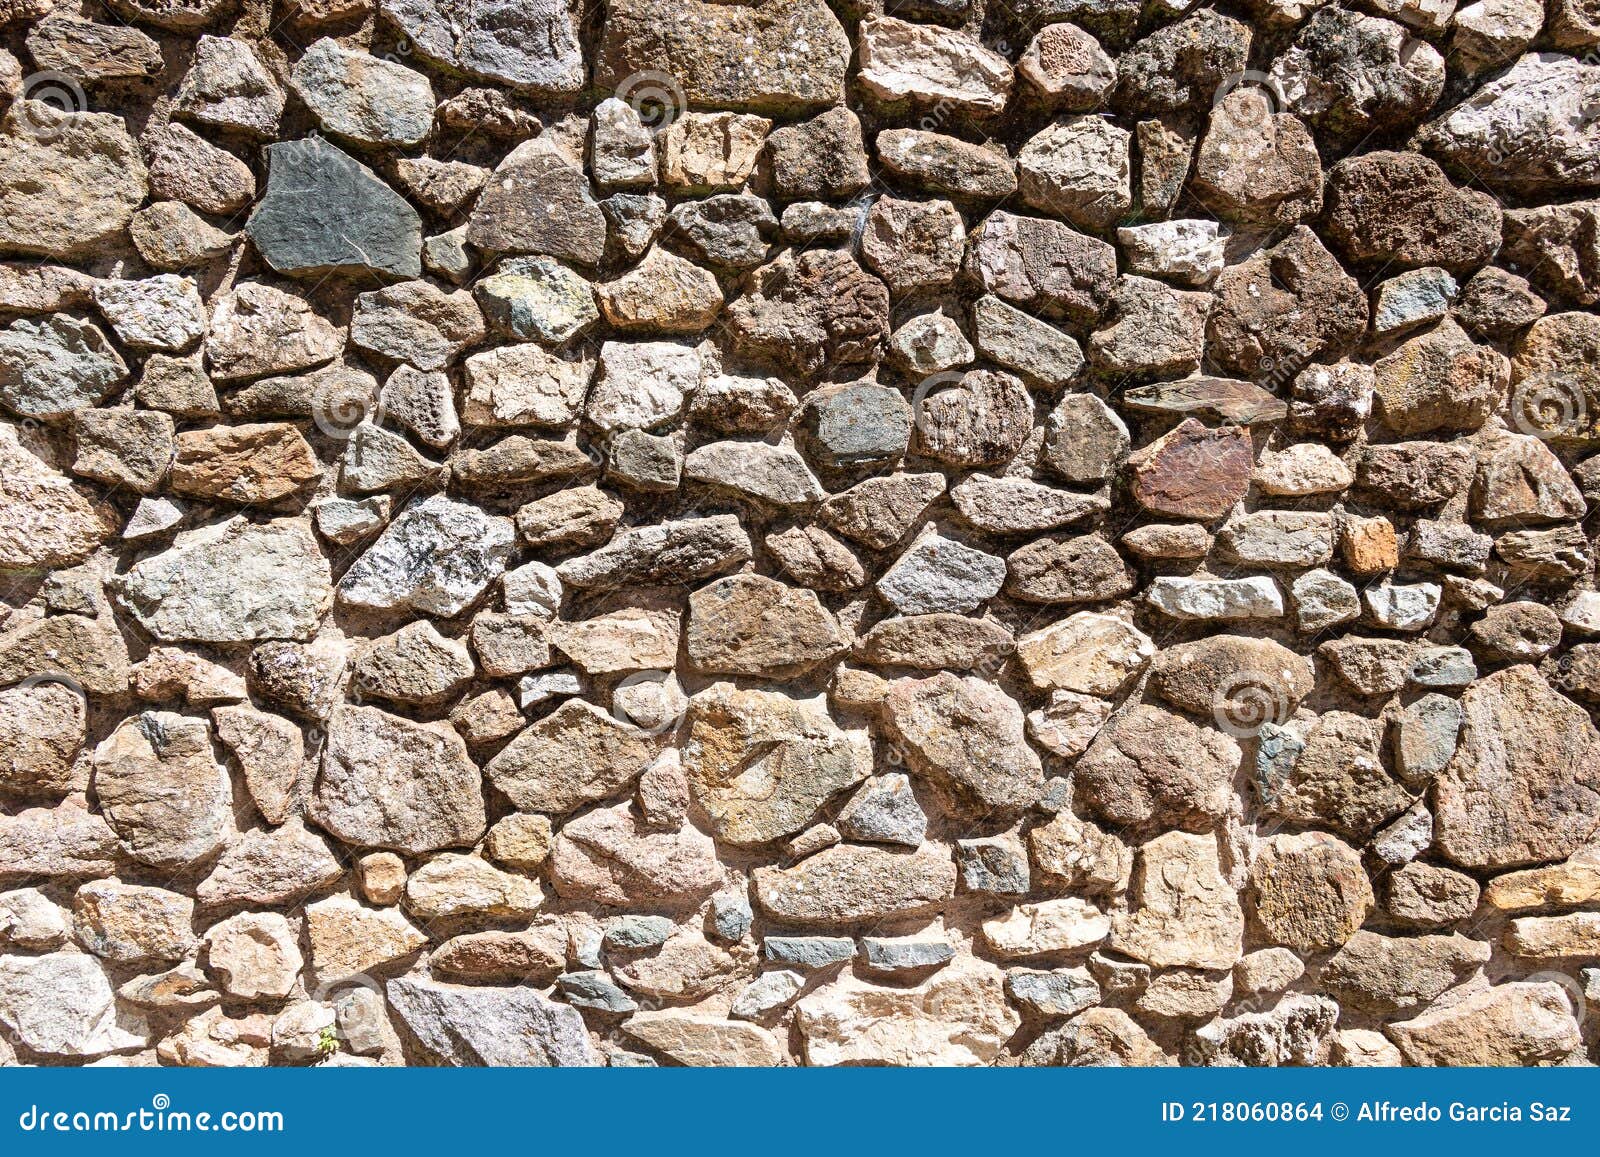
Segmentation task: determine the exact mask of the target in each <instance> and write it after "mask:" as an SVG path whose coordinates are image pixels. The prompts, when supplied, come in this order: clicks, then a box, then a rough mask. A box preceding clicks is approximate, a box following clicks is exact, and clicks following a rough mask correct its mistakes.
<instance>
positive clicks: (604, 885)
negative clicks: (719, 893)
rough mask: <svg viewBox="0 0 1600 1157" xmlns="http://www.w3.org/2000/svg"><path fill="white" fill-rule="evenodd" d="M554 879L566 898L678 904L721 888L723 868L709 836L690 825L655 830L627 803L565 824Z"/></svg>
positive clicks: (555, 853)
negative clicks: (665, 830)
mask: <svg viewBox="0 0 1600 1157" xmlns="http://www.w3.org/2000/svg"><path fill="white" fill-rule="evenodd" d="M550 882H551V883H552V884H553V885H554V887H555V890H556V892H557V894H558V895H560V896H561V897H563V898H564V899H575V900H586V901H592V902H594V903H599V904H610V905H613V906H617V907H629V906H634V905H645V906H658V907H669V908H676V907H682V906H684V905H690V904H695V903H698V902H699V901H701V900H703V899H705V898H706V897H707V896H709V895H710V894H711V893H712V892H715V891H716V890H717V889H718V888H720V887H721V886H722V882H723V869H722V866H721V865H720V864H719V863H718V862H717V858H716V855H715V851H714V845H713V844H712V842H711V838H710V837H709V836H706V835H704V834H702V833H701V832H699V831H697V830H696V829H694V828H692V827H688V826H685V827H684V828H682V829H681V830H680V831H675V832H661V831H651V830H650V829H648V828H647V827H646V826H645V825H644V824H643V823H641V822H640V820H639V818H638V817H637V816H636V815H635V814H634V813H633V810H632V808H631V806H630V805H628V804H626V803H624V804H620V805H618V806H616V807H612V808H600V809H596V810H594V811H591V812H586V813H585V814H584V815H582V816H579V817H578V818H577V819H575V820H570V821H568V822H567V823H566V824H565V825H563V826H562V829H561V832H560V834H559V835H558V836H557V837H556V842H555V845H554V850H553V854H552V856H551V871H550Z"/></svg>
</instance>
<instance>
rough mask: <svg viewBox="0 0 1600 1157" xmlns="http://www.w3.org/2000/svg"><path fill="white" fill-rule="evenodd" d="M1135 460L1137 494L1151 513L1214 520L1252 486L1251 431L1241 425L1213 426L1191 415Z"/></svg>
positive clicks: (1143, 450)
mask: <svg viewBox="0 0 1600 1157" xmlns="http://www.w3.org/2000/svg"><path fill="white" fill-rule="evenodd" d="M1131 465H1132V468H1133V480H1132V490H1133V496H1134V498H1135V499H1136V500H1137V501H1138V502H1139V504H1140V505H1141V506H1143V507H1144V508H1145V509H1146V510H1148V511H1149V512H1150V513H1152V514H1156V515H1165V516H1167V517H1170V518H1194V519H1198V520H1200V521H1204V522H1210V521H1213V520H1215V519H1218V518H1221V517H1222V516H1223V515H1224V514H1226V513H1227V512H1228V511H1229V510H1231V509H1232V508H1233V504H1234V503H1235V502H1237V501H1239V499H1241V498H1243V497H1244V496H1245V493H1246V492H1247V491H1248V489H1249V487H1250V471H1251V465H1252V454H1251V448H1250V436H1249V434H1248V433H1247V432H1246V431H1245V430H1244V429H1243V428H1241V427H1238V426H1223V427H1221V428H1218V429H1208V428H1206V427H1205V426H1202V425H1201V424H1200V423H1199V422H1197V421H1196V420H1195V419H1193V418H1186V419H1184V421H1183V422H1182V423H1181V424H1180V425H1179V426H1178V427H1177V428H1176V429H1174V430H1172V431H1170V432H1169V433H1167V434H1165V435H1163V436H1162V437H1161V438H1159V439H1157V440H1156V441H1154V442H1152V443H1151V444H1150V445H1148V446H1146V447H1145V448H1144V449H1142V450H1140V451H1139V453H1138V455H1137V456H1136V457H1135V458H1134V459H1133V460H1132V462H1131Z"/></svg>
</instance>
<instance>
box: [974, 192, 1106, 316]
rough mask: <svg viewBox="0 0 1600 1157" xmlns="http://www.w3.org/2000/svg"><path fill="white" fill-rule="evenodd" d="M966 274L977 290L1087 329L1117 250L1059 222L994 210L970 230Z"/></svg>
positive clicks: (1102, 305) (1101, 305) (1099, 307)
mask: <svg viewBox="0 0 1600 1157" xmlns="http://www.w3.org/2000/svg"><path fill="white" fill-rule="evenodd" d="M967 262H968V269H969V270H970V272H971V273H972V275H973V276H974V277H976V278H977V280H978V282H979V284H980V285H982V287H983V288H984V289H985V290H986V291H988V292H990V293H993V294H995V295H996V296H997V297H1000V298H1002V299H1003V300H1005V301H1008V302H1010V303H1011V304H1013V305H1016V306H1020V307H1021V308H1023V309H1026V310H1030V311H1033V312H1037V313H1041V314H1043V315H1044V316H1046V317H1049V318H1059V319H1061V320H1063V321H1065V322H1067V323H1068V324H1069V325H1072V326H1076V327H1080V328H1087V327H1089V326H1091V325H1093V324H1094V323H1095V321H1097V320H1098V319H1099V317H1100V315H1101V314H1102V313H1104V312H1105V309H1106V305H1107V303H1108V301H1109V299H1110V296H1111V291H1112V288H1113V287H1114V285H1115V283H1116V277H1117V261H1116V250H1114V249H1113V248H1112V247H1111V246H1109V245H1107V244H1106V243H1105V242H1104V241H1100V240H1097V239H1095V238H1093V237H1089V236H1086V235H1085V234H1082V233H1079V232H1077V231H1076V230H1075V229H1072V228H1071V227H1070V226H1067V225H1063V224H1061V223H1060V222H1058V221H1049V220H1045V219H1044V218H1041V217H1021V216H1017V215H1015V214H1012V213H1008V212H1006V211H1004V210H996V211H995V212H993V213H991V214H990V215H989V216H988V217H987V218H985V220H984V222H983V224H982V225H981V226H979V227H978V228H977V229H975V230H974V231H973V233H972V236H971V238H970V239H969V244H968V257H967Z"/></svg>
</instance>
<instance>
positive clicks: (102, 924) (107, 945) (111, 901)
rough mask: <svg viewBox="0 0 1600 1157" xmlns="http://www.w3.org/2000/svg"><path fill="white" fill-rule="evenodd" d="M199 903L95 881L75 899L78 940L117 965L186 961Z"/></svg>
mask: <svg viewBox="0 0 1600 1157" xmlns="http://www.w3.org/2000/svg"><path fill="white" fill-rule="evenodd" d="M193 920H194V901H193V900H191V899H189V898H188V897H187V896H184V895H181V894H179V893H177V892H169V891H167V890H166V889H165V888H151V887H145V886H143V885H139V884H123V883H121V882H119V881H116V880H95V881H93V882H91V883H88V884H85V885H83V886H82V887H81V888H79V889H78V891H77V892H76V893H75V894H74V895H73V897H72V932H73V937H74V938H75V939H76V940H77V942H78V943H79V944H81V945H82V946H83V947H84V948H85V949H86V950H87V951H89V952H92V953H94V954H95V955H96V956H98V957H100V958H101V959H102V960H109V961H111V962H113V963H115V964H150V963H154V962H171V961H174V960H181V959H183V957H184V956H185V955H186V954H187V953H188V951H189V949H190V948H191V947H193V945H194V939H195V938H194V931H193V929H192V928H191V924H192V922H193Z"/></svg>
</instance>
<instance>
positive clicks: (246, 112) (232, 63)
mask: <svg viewBox="0 0 1600 1157" xmlns="http://www.w3.org/2000/svg"><path fill="white" fill-rule="evenodd" d="M287 103H288V98H287V97H286V96H284V92H283V89H282V88H280V87H279V85H278V82H277V80H276V79H274V78H273V75H272V73H270V72H268V71H267V68H266V66H265V65H264V64H262V62H261V58H260V57H259V56H258V55H257V54H256V50H255V49H254V48H253V47H252V46H251V45H250V44H249V43H248V42H247V41H244V40H236V39H234V38H233V37H231V36H202V37H200V39H199V40H198V41H197V42H196V44H195V48H194V62H193V64H191V65H190V67H189V71H188V72H187V73H186V74H184V77H183V83H182V84H180V85H179V86H178V92H177V95H176V97H174V99H173V110H174V111H175V112H176V113H178V114H179V115H180V116H181V117H183V118H185V119H187V120H193V121H198V122H199V123H200V124H206V125H213V126H215V127H217V128H220V129H232V130H235V131H237V132H241V133H246V134H248V135H250V136H253V137H272V136H274V135H275V134H276V133H277V131H278V123H279V121H280V120H282V118H283V109H284V106H285V105H286V104H287Z"/></svg>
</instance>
